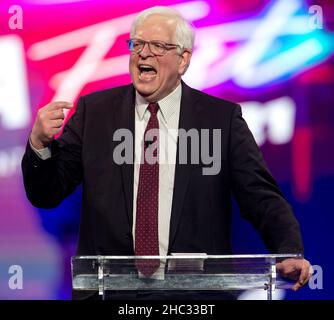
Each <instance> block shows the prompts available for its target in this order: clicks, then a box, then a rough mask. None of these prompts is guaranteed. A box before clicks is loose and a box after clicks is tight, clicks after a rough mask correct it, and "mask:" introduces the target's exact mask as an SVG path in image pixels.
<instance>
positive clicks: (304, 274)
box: [298, 263, 309, 286]
mask: <svg viewBox="0 0 334 320" xmlns="http://www.w3.org/2000/svg"><path fill="white" fill-rule="evenodd" d="M308 277H309V265H308V264H307V263H303V265H302V269H301V271H300V276H299V280H298V282H299V283H300V285H301V286H303V285H304V284H305V283H306V282H307V280H308Z"/></svg>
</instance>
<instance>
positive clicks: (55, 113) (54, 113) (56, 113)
mask: <svg viewBox="0 0 334 320" xmlns="http://www.w3.org/2000/svg"><path fill="white" fill-rule="evenodd" d="M48 116H49V119H50V120H58V119H65V114H64V111H63V109H58V110H49V111H48Z"/></svg>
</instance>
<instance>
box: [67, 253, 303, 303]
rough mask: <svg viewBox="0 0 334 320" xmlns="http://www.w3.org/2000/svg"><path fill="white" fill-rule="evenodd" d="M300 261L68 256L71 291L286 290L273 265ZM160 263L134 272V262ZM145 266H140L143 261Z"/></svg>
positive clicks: (250, 257)
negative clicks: (144, 271)
mask: <svg viewBox="0 0 334 320" xmlns="http://www.w3.org/2000/svg"><path fill="white" fill-rule="evenodd" d="M288 258H294V259H302V258H303V256H302V255H301V254H268V255H265V254H255V255H205V254H196V255H195V254H194V255H190V254H181V255H180V254H178V255H170V256H75V257H72V286H73V289H74V290H93V291H98V292H99V294H100V295H101V296H102V299H104V298H105V292H106V291H108V290H223V291H224V290H248V289H264V290H267V299H268V300H271V299H272V292H273V291H274V290H275V289H283V288H284V289H288V288H291V287H292V283H291V282H287V281H284V280H283V279H281V278H280V277H279V275H278V274H277V273H276V263H278V262H280V261H282V260H284V259H288ZM146 259H149V260H148V261H152V259H155V260H159V261H160V267H159V269H158V270H156V272H154V273H153V274H152V276H149V277H147V276H144V275H142V274H141V273H140V272H138V269H137V266H138V264H137V263H138V261H143V260H146ZM144 263H145V262H144Z"/></svg>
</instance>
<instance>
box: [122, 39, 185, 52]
mask: <svg viewBox="0 0 334 320" xmlns="http://www.w3.org/2000/svg"><path fill="white" fill-rule="evenodd" d="M126 42H127V43H128V45H129V49H130V51H131V52H135V53H136V54H139V53H141V52H142V51H143V49H144V47H145V44H146V43H147V44H148V47H149V49H150V51H151V52H152V53H153V54H154V55H155V56H163V55H165V54H166V53H167V51H169V50H172V49H175V48H180V49H182V47H181V46H179V45H178V44H173V43H166V42H163V41H158V40H153V41H144V40H140V39H129V40H127V41H126Z"/></svg>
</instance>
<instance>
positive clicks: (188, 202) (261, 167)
mask: <svg viewBox="0 0 334 320" xmlns="http://www.w3.org/2000/svg"><path fill="white" fill-rule="evenodd" d="M134 124H135V90H134V87H133V85H127V86H122V87H118V88H114V89H110V90H106V91H101V92H96V93H92V94H89V95H87V96H84V97H81V98H80V99H79V101H78V104H77V107H76V112H75V113H74V115H73V116H72V117H71V119H70V120H69V121H68V122H67V124H66V126H65V128H64V131H63V133H62V135H61V136H60V137H59V138H58V139H57V140H54V141H53V142H52V144H51V150H52V157H51V158H50V159H48V160H41V159H40V158H39V157H38V156H36V154H35V153H34V152H33V151H32V149H31V148H30V145H29V143H28V144H27V148H26V152H25V154H24V157H23V160H22V170H23V176H24V185H25V189H26V193H27V197H28V198H29V200H30V201H31V203H32V204H33V205H34V206H37V207H42V208H52V207H56V206H57V205H58V204H59V203H60V202H61V201H62V200H63V199H64V198H65V197H66V196H67V195H68V194H70V193H71V192H73V190H74V189H75V187H76V186H77V185H78V184H80V183H82V186H83V199H82V213H81V223H80V234H79V243H78V248H77V254H79V255H133V254H134V250H133V238H132V223H133V218H132V208H133V174H134V167H133V164H122V165H118V164H116V163H115V161H114V159H113V150H114V148H115V147H116V146H117V145H118V144H119V141H113V134H114V132H115V130H117V129H120V128H126V129H128V130H130V131H131V132H133V134H134ZM179 127H180V128H183V129H185V130H189V129H192V128H195V129H221V132H222V135H221V155H220V156H221V170H220V172H219V173H218V174H217V175H203V174H202V169H203V167H205V164H203V163H202V162H201V161H200V162H199V163H198V164H191V163H187V164H180V163H177V164H176V168H175V181H174V192H173V202H172V212H171V221H170V236H169V248H168V254H170V253H171V252H193V253H198V252H206V253H208V254H230V253H231V243H230V238H231V235H230V232H231V231H230V227H231V196H232V194H233V195H234V196H235V198H236V200H237V203H238V205H239V207H240V212H241V214H242V216H243V217H244V218H245V219H247V220H249V221H250V222H251V223H252V224H253V226H254V227H255V228H256V229H257V230H258V231H259V233H260V235H261V237H262V239H263V241H264V243H265V244H266V246H267V248H268V249H269V251H271V252H273V253H302V252H303V244H302V240H301V235H300V230H299V225H298V223H297V221H296V219H295V217H294V215H293V213H292V211H291V208H290V206H289V205H288V203H287V202H286V200H285V199H284V197H283V195H282V193H281V192H280V190H279V188H278V186H277V184H276V182H275V180H274V179H273V177H272V175H271V174H270V172H269V170H268V169H267V167H266V165H265V163H264V161H263V158H262V155H261V153H260V151H259V148H258V146H257V145H256V143H255V141H254V138H253V136H252V134H251V132H250V131H249V129H248V127H247V124H246V122H245V121H244V119H243V118H242V114H241V108H240V106H239V105H237V104H235V103H232V102H229V101H225V100H222V99H218V98H215V97H212V96H209V95H207V94H205V93H202V92H200V91H197V90H194V89H192V88H190V87H188V86H187V85H186V84H185V83H183V82H182V99H181V110H180V120H179ZM187 152H188V155H189V156H188V161H189V162H190V158H191V157H190V154H191V149H190V144H188V149H187ZM178 155H179V146H178V149H177V159H178Z"/></svg>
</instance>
